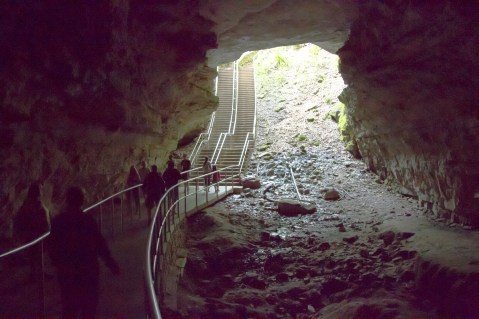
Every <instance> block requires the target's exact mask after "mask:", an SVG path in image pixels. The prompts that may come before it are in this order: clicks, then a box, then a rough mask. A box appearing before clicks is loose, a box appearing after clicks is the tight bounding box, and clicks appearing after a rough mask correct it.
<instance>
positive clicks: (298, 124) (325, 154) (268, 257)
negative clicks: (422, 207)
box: [175, 44, 420, 318]
mask: <svg viewBox="0 0 479 319" xmlns="http://www.w3.org/2000/svg"><path fill="white" fill-rule="evenodd" d="M242 63H243V64H246V63H255V64H256V94H257V99H256V101H257V114H258V130H257V132H258V134H257V136H256V145H257V151H256V153H255V155H254V156H253V158H252V160H251V165H249V171H248V172H247V173H246V174H245V175H251V176H253V177H254V176H256V177H257V179H258V180H259V181H260V182H261V183H260V184H261V185H260V187H259V188H257V187H256V186H255V187H253V186H251V187H247V186H245V183H244V181H243V189H240V191H241V193H237V194H234V195H232V196H229V197H227V198H225V199H224V200H223V201H221V202H219V203H217V204H216V205H215V206H212V207H209V208H207V209H205V210H204V211H201V212H198V213H197V214H195V215H193V216H191V217H190V218H188V220H187V229H188V231H187V236H186V250H187V251H188V262H187V263H186V266H185V269H184V275H183V277H182V279H181V282H180V292H179V293H178V295H177V296H178V300H177V309H175V310H176V311H179V313H182V314H183V315H184V316H189V315H193V314H195V315H198V314H202V315H204V316H205V317H206V316H223V317H246V316H248V317H261V318H289V317H301V316H316V317H319V316H320V315H321V313H322V312H325V313H330V314H331V315H330V316H329V318H346V317H348V318H349V317H353V316H352V315H347V314H344V313H341V311H344V307H343V306H342V305H344V304H348V303H351V304H354V305H353V306H351V307H353V308H354V307H360V308H361V307H362V303H355V302H356V301H357V300H366V299H368V301H367V302H368V303H369V302H370V303H371V304H372V305H374V307H372V308H371V309H374V311H376V309H382V308H384V307H383V305H382V304H381V302H380V301H381V300H383V299H384V298H387V299H388V300H391V302H392V303H393V304H394V305H395V306H394V309H396V308H398V309H399V308H401V309H402V310H401V312H403V309H406V310H404V313H407V311H411V313H409V314H407V315H406V317H419V316H417V315H416V314H415V313H414V312H415V311H416V309H414V307H410V305H409V302H410V298H409V297H408V296H407V295H408V293H410V291H409V290H408V289H409V288H410V284H411V281H412V279H413V278H412V276H411V274H412V272H411V269H412V267H413V266H414V263H413V257H414V256H415V251H414V250H413V249H411V247H410V246H408V245H409V244H408V242H407V240H408V238H410V237H411V236H414V238H415V237H416V235H415V233H419V230H418V228H414V227H413V226H414V225H419V224H420V223H419V222H418V218H417V216H419V211H418V209H417V206H416V204H415V202H414V201H413V200H412V199H410V198H409V199H408V198H404V197H400V196H398V195H397V193H393V192H388V191H387V190H388V189H387V188H391V187H392V186H389V185H384V184H382V181H381V180H380V179H378V177H377V176H376V175H374V174H372V173H371V172H370V171H368V169H367V168H366V167H365V165H364V163H363V162H362V161H358V160H356V159H355V158H354V157H353V156H352V155H351V153H350V152H348V151H347V150H346V148H345V146H344V145H343V144H342V143H341V141H340V138H341V134H340V130H338V123H335V122H334V121H332V120H331V119H336V121H338V122H339V123H340V124H341V121H342V120H341V117H342V116H341V114H342V109H343V106H342V105H341V104H340V102H339V101H338V99H337V96H338V95H339V94H340V93H341V91H342V90H343V88H344V83H343V81H342V78H341V76H340V75H339V74H338V71H337V66H338V58H337V57H336V56H335V55H331V54H329V53H327V52H324V51H323V50H321V49H319V48H318V47H316V46H314V45H311V44H301V45H296V46H292V47H280V48H275V49H270V50H264V51H258V52H249V53H247V54H245V55H244V56H243V59H242V61H241V62H240V66H241V64H242ZM335 109H336V110H337V111H335ZM343 116H344V115H343ZM340 126H341V125H340ZM290 171H293V176H294V177H295V180H296V182H297V185H298V190H299V193H300V194H301V196H302V200H303V202H307V203H310V204H313V205H314V206H315V208H316V211H315V212H314V213H311V211H309V212H305V213H298V211H297V210H296V211H294V213H292V214H289V215H288V214H283V213H281V212H280V209H279V203H280V202H281V201H283V200H288V199H295V198H296V191H295V189H294V188H293V183H292V177H291V174H289V172H290ZM246 180H248V178H247V179H246ZM251 185H252V184H251ZM256 185H258V184H256ZM389 190H391V189H389ZM391 229H394V231H392V230H391ZM397 229H402V231H397ZM404 229H406V230H407V231H404ZM404 296H406V297H404ZM378 300H379V301H378ZM361 309H363V308H361ZM368 309H369V308H368ZM384 309H385V311H389V310H388V309H386V308H384ZM361 311H362V310H361ZM378 311H379V310H378ZM381 311H382V310H381ZM365 316H366V317H371V318H372V317H374V316H375V317H377V316H376V315H375V314H373V313H370V312H365Z"/></svg>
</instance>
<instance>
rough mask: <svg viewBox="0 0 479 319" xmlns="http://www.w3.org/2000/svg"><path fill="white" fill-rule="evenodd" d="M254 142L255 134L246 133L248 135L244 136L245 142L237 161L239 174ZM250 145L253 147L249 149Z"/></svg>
mask: <svg viewBox="0 0 479 319" xmlns="http://www.w3.org/2000/svg"><path fill="white" fill-rule="evenodd" d="M254 141H255V134H254V133H251V132H248V134H246V137H245V142H244V144H243V150H242V151H241V156H240V159H239V161H238V166H239V171H240V173H241V172H242V171H243V167H244V163H245V160H246V159H249V157H248V156H247V155H248V152H249V150H250V149H253V148H254ZM250 143H253V147H250Z"/></svg>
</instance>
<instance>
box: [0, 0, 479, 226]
mask: <svg viewBox="0 0 479 319" xmlns="http://www.w3.org/2000/svg"><path fill="white" fill-rule="evenodd" d="M478 9H479V8H478V4H477V2H474V1H468V2H461V3H459V2H455V1H440V2H436V1H425V2H411V1H408V2H406V1H399V0H388V1H354V0H340V1H331V0H321V1H307V0H301V1H295V5H294V6H291V1H289V0H260V1H254V2H241V1H239V2H238V1H236V0H221V1H218V0H185V1H155V2H153V1H147V0H139V1H129V0H115V1H107V0H100V1H79V0H78V1H76V0H75V1H68V2H65V1H60V0H52V1H48V2H45V1H43V2H37V1H20V2H19V1H13V0H7V1H3V2H2V3H1V4H0V29H1V30H2V32H1V35H0V44H1V47H2V50H1V52H0V101H1V102H0V112H1V117H0V128H1V139H0V152H1V153H0V154H1V157H0V207H1V208H0V233H4V231H5V230H6V229H8V228H9V220H10V217H11V216H12V214H13V213H14V211H15V209H16V208H17V207H18V205H19V203H20V202H21V200H22V199H23V195H24V194H25V191H26V188H27V186H28V184H29V183H30V182H31V181H32V180H36V179H40V180H42V181H44V182H45V189H44V191H45V194H44V200H45V202H46V204H47V205H48V206H49V207H50V208H52V209H53V210H56V209H57V208H58V205H59V204H60V202H61V198H62V193H63V190H64V188H65V187H66V186H67V185H70V184H78V185H81V186H84V187H87V188H88V192H87V193H88V200H89V201H90V202H92V201H93V200H94V199H96V198H99V197H101V196H102V194H104V193H108V194H109V193H111V192H112V191H113V190H115V189H119V188H120V187H121V186H122V184H123V182H124V179H125V175H126V172H127V169H128V167H129V166H130V165H131V164H136V163H138V161H140V160H142V159H147V161H148V162H149V164H150V165H151V164H154V163H156V164H158V165H160V167H162V166H163V163H164V161H165V158H166V157H167V155H168V153H169V151H171V150H174V149H175V148H176V145H177V143H178V140H179V139H181V138H182V137H183V136H185V135H188V134H189V132H192V131H196V130H197V129H198V128H199V127H201V126H202V125H203V123H204V121H205V120H206V118H207V116H208V115H209V114H210V113H211V112H212V111H213V110H214V108H215V106H216V103H217V101H216V99H215V97H214V96H212V94H211V87H212V85H211V84H212V80H213V78H214V76H215V71H214V70H213V69H211V68H210V67H208V66H207V65H210V66H216V65H217V64H219V63H221V62H227V61H231V60H234V59H236V58H237V57H239V56H240V55H241V53H242V52H244V51H247V50H257V49H263V48H270V47H274V46H278V45H290V44H298V43H305V42H313V43H316V44H318V45H320V46H321V47H323V48H326V49H328V50H331V51H335V50H337V49H338V48H340V47H341V46H342V44H343V41H345V39H347V38H348V36H349V40H348V41H347V42H346V44H345V45H344V47H343V48H342V49H340V50H339V51H338V54H339V56H340V58H341V72H342V74H343V77H344V79H345V81H346V82H347V84H348V85H349V87H348V88H347V89H346V90H345V92H344V93H343V94H342V100H343V101H344V102H345V104H347V107H346V110H347V116H348V119H349V121H350V124H351V127H352V137H353V138H354V140H355V141H356V143H357V146H358V151H359V152H360V153H361V155H362V156H363V158H364V159H365V160H366V162H367V163H368V165H369V167H370V168H371V169H372V170H373V171H375V172H377V173H378V174H380V175H381V176H382V177H383V178H395V179H397V180H398V181H399V182H400V183H402V184H403V185H404V187H405V191H407V192H409V193H410V194H411V195H414V196H418V198H419V199H420V200H421V201H423V202H424V203H425V204H426V205H427V206H428V207H430V208H433V209H434V210H435V211H436V212H438V213H439V212H443V213H445V216H446V217H451V218H453V220H458V221H464V222H468V223H478V222H479V214H478V212H479V207H478V206H479V204H478V201H479V198H478V197H479V195H478V193H479V168H478V167H479V165H478V163H477V159H476V158H475V155H476V153H477V148H478V143H479V142H478V139H477V136H479V134H478V133H479V128H478V126H479V115H478V111H477V102H476V101H477V100H478V95H479V90H477V88H478V84H479V83H478V81H479V79H478V78H477V76H476V75H477V74H478V68H479V66H478V61H479V58H478V56H477V52H476V51H477V47H478V34H479V31H478V26H477V23H475V16H474V15H475V13H476V12H478ZM350 29H351V31H350V34H349V30H350ZM216 43H218V47H217V44H216Z"/></svg>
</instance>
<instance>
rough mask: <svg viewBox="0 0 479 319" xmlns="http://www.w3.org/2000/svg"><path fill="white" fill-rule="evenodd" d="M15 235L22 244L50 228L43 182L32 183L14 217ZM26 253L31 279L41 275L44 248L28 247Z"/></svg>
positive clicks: (37, 246)
mask: <svg viewBox="0 0 479 319" xmlns="http://www.w3.org/2000/svg"><path fill="white" fill-rule="evenodd" d="M13 227H14V236H15V238H16V239H17V241H19V242H20V244H26V243H29V242H31V241H33V240H34V239H37V238H38V237H40V236H41V235H43V234H45V233H47V232H48V231H49V230H50V214H49V213H48V211H47V209H46V208H45V207H44V206H43V204H42V201H41V184H40V183H39V182H34V183H32V184H31V185H30V187H29V188H28V192H27V197H26V198H25V200H24V201H23V204H22V206H21V207H20V209H19V210H18V212H17V214H16V216H15V219H14V224H13ZM26 254H27V255H28V259H29V262H30V265H31V273H30V280H34V279H35V278H36V277H38V276H39V274H40V271H41V265H42V264H41V261H42V260H41V257H42V256H41V254H42V249H41V246H40V245H39V244H37V245H35V246H32V247H30V248H28V249H27V251H26Z"/></svg>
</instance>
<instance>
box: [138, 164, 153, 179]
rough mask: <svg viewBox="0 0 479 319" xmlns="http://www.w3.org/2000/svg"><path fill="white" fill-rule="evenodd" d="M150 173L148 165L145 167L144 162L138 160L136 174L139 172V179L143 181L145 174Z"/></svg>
mask: <svg viewBox="0 0 479 319" xmlns="http://www.w3.org/2000/svg"><path fill="white" fill-rule="evenodd" d="M149 173H150V170H149V169H148V167H146V162H145V161H141V162H140V168H139V169H138V174H140V180H141V181H142V182H143V181H144V180H145V177H146V175H148V174H149Z"/></svg>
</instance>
